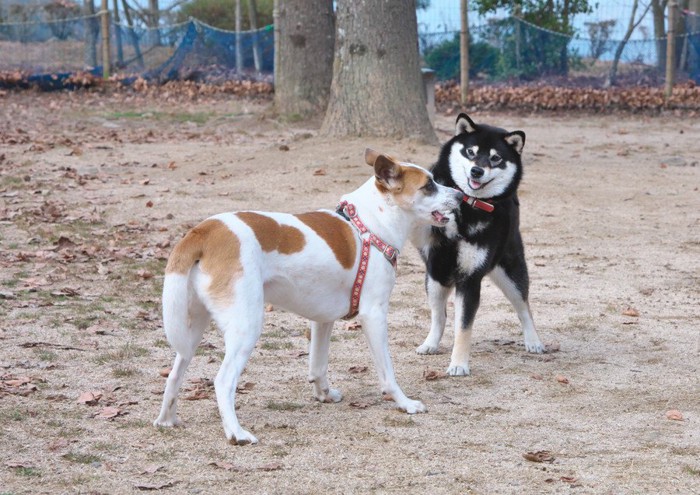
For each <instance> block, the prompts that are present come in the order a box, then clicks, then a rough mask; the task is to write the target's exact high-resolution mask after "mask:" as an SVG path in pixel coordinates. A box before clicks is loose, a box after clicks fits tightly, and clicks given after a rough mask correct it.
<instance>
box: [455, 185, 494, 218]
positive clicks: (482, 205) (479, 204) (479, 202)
mask: <svg viewBox="0 0 700 495" xmlns="http://www.w3.org/2000/svg"><path fill="white" fill-rule="evenodd" d="M455 188H456V189H457V190H458V191H460V192H461V193H462V194H464V197H463V198H462V201H463V202H465V203H467V204H468V205H469V206H471V207H472V208H474V209H477V210H484V211H485V212H487V213H491V212H492V211H493V210H494V208H495V206H493V205H492V204H491V203H489V202H488V201H484V200H483V199H478V198H475V197H474V196H469V195H468V194H467V193H465V192H464V191H462V188H461V187H459V186H458V185H457V184H455Z"/></svg>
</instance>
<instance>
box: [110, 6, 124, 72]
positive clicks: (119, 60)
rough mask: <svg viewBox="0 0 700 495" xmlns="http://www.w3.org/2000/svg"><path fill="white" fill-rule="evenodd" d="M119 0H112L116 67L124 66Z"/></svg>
mask: <svg viewBox="0 0 700 495" xmlns="http://www.w3.org/2000/svg"><path fill="white" fill-rule="evenodd" d="M118 2H119V0H113V2H112V8H113V9H114V41H116V42H117V67H120V68H123V67H124V45H123V43H122V27H121V26H120V19H119V3H118Z"/></svg>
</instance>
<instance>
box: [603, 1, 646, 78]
mask: <svg viewBox="0 0 700 495" xmlns="http://www.w3.org/2000/svg"><path fill="white" fill-rule="evenodd" d="M650 5H651V4H648V5H647V6H646V8H645V9H644V12H642V15H640V16H639V19H638V20H637V21H635V20H634V17H635V16H636V15H637V8H638V7H639V0H634V3H633V4H632V14H631V15H630V22H629V24H627V32H626V33H625V36H624V37H623V38H622V41H620V43H618V45H617V48H616V49H615V56H614V57H613V62H612V65H611V66H610V72H608V78H607V80H606V81H605V87H606V88H608V87H610V86H614V85H615V83H616V81H617V70H618V66H619V64H620V58H621V57H622V51H623V50H624V49H625V45H626V44H627V42H628V41H629V39H630V37H631V36H632V33H633V32H634V30H635V29H636V28H637V26H639V23H640V22H642V19H644V16H646V15H647V12H649V7H650Z"/></svg>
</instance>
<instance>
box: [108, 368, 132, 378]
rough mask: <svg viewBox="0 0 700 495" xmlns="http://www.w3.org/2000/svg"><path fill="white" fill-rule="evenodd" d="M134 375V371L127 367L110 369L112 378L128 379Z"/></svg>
mask: <svg viewBox="0 0 700 495" xmlns="http://www.w3.org/2000/svg"><path fill="white" fill-rule="evenodd" d="M135 374H136V370H135V369H134V368H131V367H129V366H117V367H116V368H112V376H113V377H114V378H128V377H130V376H134V375H135Z"/></svg>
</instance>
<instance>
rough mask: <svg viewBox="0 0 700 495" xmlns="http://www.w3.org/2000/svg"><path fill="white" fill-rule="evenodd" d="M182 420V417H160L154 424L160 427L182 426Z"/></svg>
mask: <svg viewBox="0 0 700 495" xmlns="http://www.w3.org/2000/svg"><path fill="white" fill-rule="evenodd" d="M181 424H182V421H180V418H177V417H175V418H158V419H156V420H155V421H154V422H153V426H155V427H158V428H172V427H173V426H180V425H181Z"/></svg>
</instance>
